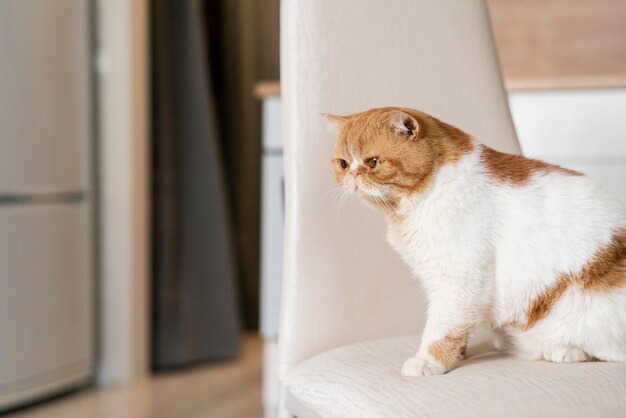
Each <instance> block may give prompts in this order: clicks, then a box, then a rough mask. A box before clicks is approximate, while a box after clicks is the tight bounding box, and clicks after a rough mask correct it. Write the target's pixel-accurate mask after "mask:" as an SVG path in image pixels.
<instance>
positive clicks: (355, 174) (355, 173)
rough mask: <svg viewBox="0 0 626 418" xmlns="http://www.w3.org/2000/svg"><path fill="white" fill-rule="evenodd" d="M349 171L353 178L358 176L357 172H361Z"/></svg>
mask: <svg viewBox="0 0 626 418" xmlns="http://www.w3.org/2000/svg"><path fill="white" fill-rule="evenodd" d="M350 173H352V175H353V176H354V178H357V177H358V176H359V174H361V173H359V172H358V171H350Z"/></svg>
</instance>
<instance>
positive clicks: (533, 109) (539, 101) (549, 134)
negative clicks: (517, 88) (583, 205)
mask: <svg viewBox="0 0 626 418" xmlns="http://www.w3.org/2000/svg"><path fill="white" fill-rule="evenodd" d="M509 101H510V104H511V114H512V115H513V120H514V122H515V128H516V129H517V134H518V136H519V140H520V144H521V146H522V150H523V151H524V154H525V155H527V156H530V157H533V158H539V159H542V160H545V161H548V162H551V163H554V164H559V165H562V166H565V167H568V168H572V169H574V170H579V171H582V172H583V173H585V174H587V175H589V177H591V178H592V179H594V180H595V181H597V182H598V183H599V184H600V185H602V186H603V187H604V188H606V189H607V190H610V191H612V192H613V193H614V194H615V195H617V196H618V197H620V198H621V199H622V200H623V201H624V202H625V203H626V181H624V179H626V118H624V109H626V89H599V90H571V91H533V92H517V93H512V94H511V95H510V96H509Z"/></svg>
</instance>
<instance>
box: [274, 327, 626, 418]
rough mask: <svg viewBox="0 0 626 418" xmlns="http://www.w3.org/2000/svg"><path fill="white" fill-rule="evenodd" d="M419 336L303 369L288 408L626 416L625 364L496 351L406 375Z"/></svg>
mask: <svg viewBox="0 0 626 418" xmlns="http://www.w3.org/2000/svg"><path fill="white" fill-rule="evenodd" d="M416 346H417V341H416V337H396V338H389V339H383V340H376V341H368V342H362V343H357V344H352V345H348V346H344V347H340V348H336V349H333V350H330V351H327V352H325V353H322V354H318V355H317V356H315V357H313V358H311V359H309V360H307V361H305V362H303V363H301V364H299V365H298V366H296V367H295V368H294V369H292V370H291V372H290V373H289V375H288V376H287V379H286V385H287V386H286V404H287V407H288V409H289V411H291V412H292V413H294V414H296V415H297V416H298V417H299V418H309V417H318V416H322V417H394V418H395V417H421V416H428V417H518V416H525V417H531V416H532V417H561V416H563V417H625V416H626V364H624V363H601V362H596V363H577V364H555V363H549V362H545V361H526V360H520V359H516V358H514V357H511V356H507V355H504V354H501V353H498V352H495V351H488V352H483V353H482V354H476V355H473V356H470V358H469V359H467V360H465V361H462V362H461V363H460V365H459V366H458V367H457V368H456V369H455V370H453V371H451V372H450V373H448V374H445V375H442V376H432V377H404V376H402V375H400V367H401V366H402V363H403V362H404V360H406V359H407V358H408V357H409V356H411V355H412V354H414V352H415V347H416Z"/></svg>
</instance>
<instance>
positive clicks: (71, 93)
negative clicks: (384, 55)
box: [0, 0, 626, 417]
mask: <svg viewBox="0 0 626 418" xmlns="http://www.w3.org/2000/svg"><path fill="white" fill-rule="evenodd" d="M383 3H384V2H382V1H381V7H383ZM487 3H488V6H489V11H490V15H491V18H492V25H493V28H492V29H493V32H494V35H495V39H496V44H497V49H498V53H499V57H500V61H501V67H502V74H503V78H504V82H505V85H506V87H507V90H508V93H509V103H510V106H511V111H512V114H513V119H514V123H515V126H516V130H517V133H518V136H519V139H520V142H521V145H522V149H523V151H524V154H526V155H529V156H533V157H539V158H543V159H546V160H548V161H551V162H554V163H557V164H561V165H565V166H568V167H571V168H574V169H578V170H581V171H584V172H586V173H588V174H589V175H590V176H592V177H594V178H595V179H596V180H598V181H599V182H601V183H602V184H604V185H605V187H607V188H608V189H610V190H612V191H614V192H615V193H617V194H618V195H619V196H621V197H622V198H623V199H624V200H625V201H626V181H625V179H626V143H625V141H624V138H626V118H625V117H624V116H625V112H626V89H625V88H626V2H625V1H624V0H488V2H487ZM279 15H280V1H279V0H178V1H168V0H0V127H1V128H0V411H3V412H5V413H7V414H8V415H9V416H15V417H49V416H55V417H57V416H58V417H69V416H77V417H91V416H94V417H95V416H98V417H124V416H128V417H144V416H145V417H152V416H159V417H161V416H163V417H188V416H189V417H191V416H193V417H200V416H203V417H204V416H206V417H254V416H263V415H265V416H268V417H269V416H274V415H275V413H276V410H275V408H276V403H277V397H278V392H279V384H278V380H277V378H276V376H275V372H274V365H275V357H276V344H277V340H278V323H279V318H278V315H279V307H280V284H281V274H282V220H283V204H282V202H283V171H282V163H283V161H282V137H281V101H280V81H279V80H280V71H279V67H280V59H279ZM283 24H289V22H283ZM398 65H402V64H401V62H399V63H398ZM572 120H576V121H578V123H576V124H572V123H571V121H572ZM574 128H575V129H574ZM68 392H69V394H68Z"/></svg>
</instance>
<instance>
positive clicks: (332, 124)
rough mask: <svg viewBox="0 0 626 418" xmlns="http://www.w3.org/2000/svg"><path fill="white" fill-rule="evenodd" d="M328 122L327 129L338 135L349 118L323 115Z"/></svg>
mask: <svg viewBox="0 0 626 418" xmlns="http://www.w3.org/2000/svg"><path fill="white" fill-rule="evenodd" d="M322 116H323V117H324V119H325V120H326V127H327V128H328V130H329V131H331V132H332V133H337V132H338V131H339V129H340V128H341V126H342V125H343V124H344V123H345V122H346V121H347V120H348V117H347V116H339V115H333V114H330V113H322Z"/></svg>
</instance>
